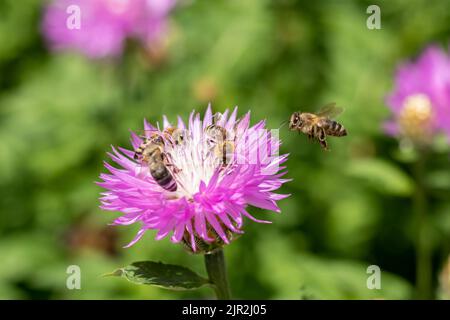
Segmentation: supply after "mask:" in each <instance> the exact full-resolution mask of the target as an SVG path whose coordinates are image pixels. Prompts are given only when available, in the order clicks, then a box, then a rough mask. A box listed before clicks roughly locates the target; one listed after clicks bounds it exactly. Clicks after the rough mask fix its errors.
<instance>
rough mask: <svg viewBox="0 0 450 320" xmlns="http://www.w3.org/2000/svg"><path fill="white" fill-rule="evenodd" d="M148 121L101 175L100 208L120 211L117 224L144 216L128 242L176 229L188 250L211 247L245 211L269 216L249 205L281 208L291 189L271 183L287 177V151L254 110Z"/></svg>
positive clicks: (229, 234)
mask: <svg viewBox="0 0 450 320" xmlns="http://www.w3.org/2000/svg"><path fill="white" fill-rule="evenodd" d="M144 129H145V135H144V136H139V135H137V134H134V133H133V134H132V139H131V142H132V147H133V150H127V149H123V148H119V150H117V149H115V148H113V153H112V154H110V156H111V159H112V160H113V161H114V162H115V163H117V164H118V165H119V166H120V167H121V168H120V169H118V168H115V167H113V166H111V165H110V164H108V163H106V164H105V167H106V168H107V169H108V170H109V173H107V174H101V175H100V178H101V179H102V180H103V181H101V182H99V183H98V184H99V185H100V186H102V187H103V188H105V189H106V192H104V193H102V195H103V196H102V198H101V203H102V205H101V208H102V209H104V210H110V211H119V212H121V213H122V215H121V216H120V217H119V218H117V219H116V220H115V221H114V224H116V225H128V224H132V223H140V224H141V229H140V230H139V232H138V234H137V236H136V237H135V239H134V240H133V241H131V243H130V244H129V246H130V245H133V244H134V243H136V242H137V241H138V240H139V239H140V238H141V237H142V236H143V235H144V233H145V232H146V231H147V230H156V231H157V233H156V239H157V240H160V239H162V238H165V237H167V236H169V235H171V236H170V239H171V241H172V242H174V243H182V244H184V245H185V247H187V248H189V251H191V252H195V253H205V252H211V251H213V250H214V249H216V248H218V247H221V246H223V245H225V244H229V243H230V242H231V241H233V240H234V239H236V238H237V236H238V235H240V234H242V233H243V230H242V228H243V223H244V217H247V218H249V219H251V220H253V221H255V222H259V223H270V221H265V220H259V219H256V218H255V217H253V216H252V215H251V214H250V213H249V212H248V211H247V207H248V206H254V207H259V208H262V209H267V210H270V211H275V212H280V209H279V208H278V205H277V201H278V200H281V199H283V198H286V197H287V196H288V195H283V194H276V193H274V191H275V190H277V189H278V188H280V187H281V185H282V184H283V183H285V182H287V181H289V180H287V179H282V176H283V175H284V174H285V173H286V171H283V170H284V169H285V167H284V166H282V164H283V163H284V162H285V161H286V159H287V155H279V154H278V148H279V146H280V143H281V142H280V140H279V139H278V137H277V135H273V134H271V132H270V131H269V130H267V129H266V128H265V123H264V121H260V122H258V123H257V124H255V125H254V126H250V113H247V114H246V115H245V116H244V117H242V118H241V119H237V108H235V109H234V111H233V112H232V113H231V114H229V112H228V110H227V111H225V112H224V113H223V114H219V113H217V114H215V115H214V116H213V114H212V111H211V108H210V107H208V109H207V111H206V114H205V117H204V119H203V120H201V118H200V115H199V114H198V113H195V112H192V113H191V115H190V117H189V121H188V123H187V124H185V123H184V122H183V120H182V119H181V118H178V121H177V123H176V124H172V123H170V122H169V121H168V120H167V118H165V117H164V125H163V128H162V129H159V128H156V127H154V126H152V125H150V124H149V123H147V121H144ZM212 129H214V130H212ZM210 132H215V133H220V132H221V133H223V139H221V138H222V137H221V136H210ZM175 136H176V137H175ZM156 137H157V139H156ZM231 145H232V146H233V147H232V148H231V147H230V146H231ZM267 150H270V152H267ZM228 152H230V153H231V152H232V154H227V153H228ZM136 155H138V156H136ZM175 185H176V188H174V186H175Z"/></svg>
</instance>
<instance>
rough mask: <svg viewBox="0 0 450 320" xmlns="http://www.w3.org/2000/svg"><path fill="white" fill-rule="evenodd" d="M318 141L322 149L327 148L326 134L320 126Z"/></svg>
mask: <svg viewBox="0 0 450 320" xmlns="http://www.w3.org/2000/svg"><path fill="white" fill-rule="evenodd" d="M318 138H319V142H320V145H321V146H322V148H323V149H324V150H328V143H327V136H326V134H325V129H324V128H320V130H319V137H318Z"/></svg>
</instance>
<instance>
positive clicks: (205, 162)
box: [165, 131, 220, 199]
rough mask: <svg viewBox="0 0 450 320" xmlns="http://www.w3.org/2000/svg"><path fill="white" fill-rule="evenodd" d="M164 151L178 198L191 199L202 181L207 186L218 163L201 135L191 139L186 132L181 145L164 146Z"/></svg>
mask: <svg viewBox="0 0 450 320" xmlns="http://www.w3.org/2000/svg"><path fill="white" fill-rule="evenodd" d="M165 151H166V154H167V155H168V158H169V161H170V162H171V164H172V165H173V168H170V169H171V172H172V174H173V176H174V178H175V180H176V182H177V187H178V188H177V191H176V193H177V196H178V197H180V198H181V197H183V196H185V197H186V198H188V199H190V198H192V196H193V195H194V194H196V193H197V192H198V191H199V187H200V183H201V182H202V181H203V182H204V183H205V184H206V185H208V182H209V180H210V179H211V177H212V176H213V174H214V172H215V170H216V168H217V167H218V165H219V162H218V161H220V159H219V157H217V156H216V154H215V153H214V150H213V148H212V146H211V144H209V143H208V142H207V139H204V138H203V133H202V134H201V135H200V137H199V136H198V135H196V136H195V138H193V137H192V136H191V135H190V134H189V131H186V134H185V137H184V141H183V142H182V143H181V144H178V145H169V146H166V149H165Z"/></svg>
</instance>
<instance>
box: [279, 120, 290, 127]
mask: <svg viewBox="0 0 450 320" xmlns="http://www.w3.org/2000/svg"><path fill="white" fill-rule="evenodd" d="M288 123H289V120H284V121H283V122H281V123H280V128H283V127H284V126H285V125H287V124H288Z"/></svg>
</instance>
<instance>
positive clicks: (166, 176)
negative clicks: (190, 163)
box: [149, 162, 177, 191]
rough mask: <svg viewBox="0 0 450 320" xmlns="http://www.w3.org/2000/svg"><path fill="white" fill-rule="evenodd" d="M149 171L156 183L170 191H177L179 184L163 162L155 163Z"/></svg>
mask: <svg viewBox="0 0 450 320" xmlns="http://www.w3.org/2000/svg"><path fill="white" fill-rule="evenodd" d="M149 171H150V174H151V176H152V177H153V179H155V181H156V183H157V184H159V185H160V186H161V187H162V188H164V189H166V190H168V191H176V190H177V183H176V181H175V179H174V178H173V176H172V174H171V173H170V171H169V170H168V169H167V168H166V166H165V165H164V164H163V163H162V162H154V163H152V164H150V166H149Z"/></svg>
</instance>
